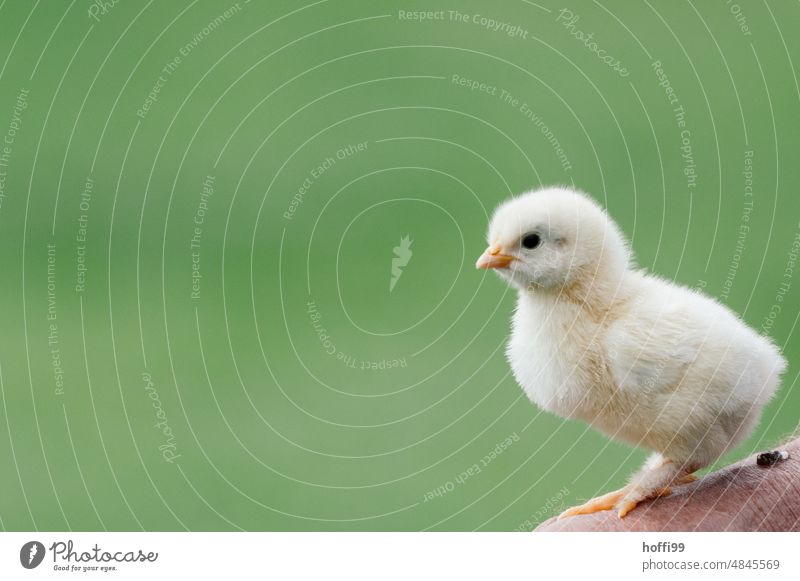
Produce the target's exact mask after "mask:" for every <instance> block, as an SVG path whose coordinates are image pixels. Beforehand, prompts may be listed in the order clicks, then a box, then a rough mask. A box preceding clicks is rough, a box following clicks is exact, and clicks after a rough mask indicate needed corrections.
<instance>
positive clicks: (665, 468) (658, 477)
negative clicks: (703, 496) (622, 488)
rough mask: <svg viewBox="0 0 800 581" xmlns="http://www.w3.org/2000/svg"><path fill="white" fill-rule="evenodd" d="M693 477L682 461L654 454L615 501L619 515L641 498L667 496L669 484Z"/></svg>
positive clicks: (630, 509)
mask: <svg viewBox="0 0 800 581" xmlns="http://www.w3.org/2000/svg"><path fill="white" fill-rule="evenodd" d="M695 479H696V477H695V476H694V474H691V471H690V470H688V469H687V468H686V467H685V465H684V464H683V463H680V462H675V461H674V460H672V459H670V458H664V457H663V456H661V455H660V454H654V455H653V456H651V457H650V458H649V459H648V461H647V462H646V463H645V465H644V466H643V467H642V469H641V470H639V472H637V473H636V474H634V476H633V478H632V479H631V482H630V484H628V486H627V487H626V494H625V495H624V496H623V497H622V498H621V499H620V500H619V502H618V503H617V505H616V508H617V510H618V514H619V517H620V518H623V517H624V516H625V515H626V514H628V513H629V512H630V511H632V510H633V509H634V508H636V506H637V505H638V504H639V503H640V502H642V501H643V500H646V499H649V498H657V497H659V496H667V495H668V494H670V493H671V488H670V485H671V484H688V483H690V482H693V481H694V480H695Z"/></svg>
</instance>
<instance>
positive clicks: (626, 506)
mask: <svg viewBox="0 0 800 581" xmlns="http://www.w3.org/2000/svg"><path fill="white" fill-rule="evenodd" d="M670 494H672V488H670V487H669V486H665V487H664V488H662V489H661V490H659V491H657V492H656V493H655V494H652V495H650V496H648V497H647V498H642V499H641V500H625V501H622V502H620V503H619V504H618V505H616V508H618V509H619V510H618V511H617V516H619V518H624V517H625V515H626V514H628V513H629V512H630V511H632V510H633V509H634V508H636V507H637V506H639V503H640V502H642V500H648V499H650V498H661V497H662V496H669V495H670Z"/></svg>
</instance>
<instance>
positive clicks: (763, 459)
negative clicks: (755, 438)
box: [756, 450, 789, 466]
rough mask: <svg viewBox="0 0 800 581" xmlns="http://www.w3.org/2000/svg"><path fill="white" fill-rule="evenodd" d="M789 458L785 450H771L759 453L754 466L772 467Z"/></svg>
mask: <svg viewBox="0 0 800 581" xmlns="http://www.w3.org/2000/svg"><path fill="white" fill-rule="evenodd" d="M788 458H789V452H787V451H786V450H773V451H771V452H761V454H759V455H758V457H757V458H756V464H758V465H759V466H774V465H775V464H777V463H778V462H781V461H782V460H787V459H788Z"/></svg>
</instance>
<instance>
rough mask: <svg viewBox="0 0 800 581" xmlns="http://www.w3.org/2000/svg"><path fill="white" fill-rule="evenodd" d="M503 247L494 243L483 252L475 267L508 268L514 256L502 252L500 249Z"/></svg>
mask: <svg viewBox="0 0 800 581" xmlns="http://www.w3.org/2000/svg"><path fill="white" fill-rule="evenodd" d="M502 249H503V248H502V246H500V244H497V243H494V244H492V245H491V246H490V247H489V248H487V249H486V250H485V251H484V253H483V254H481V257H480V258H479V259H478V262H476V263H475V268H508V265H509V264H511V261H512V260H514V257H513V256H509V255H508V254H501V252H500V251H501V250H502Z"/></svg>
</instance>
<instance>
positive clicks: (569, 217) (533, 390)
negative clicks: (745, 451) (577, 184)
mask: <svg viewBox="0 0 800 581" xmlns="http://www.w3.org/2000/svg"><path fill="white" fill-rule="evenodd" d="M489 243H490V247H489V248H488V249H487V251H486V252H485V253H484V254H483V256H481V258H480V259H479V260H478V263H477V266H478V267H479V268H493V269H495V271H496V272H497V273H498V274H499V275H500V276H501V277H503V278H504V279H505V280H506V281H508V282H509V284H511V285H512V286H514V287H515V288H516V289H517V290H518V291H519V297H518V301H517V309H516V311H515V313H514V316H513V323H512V333H511V339H510V340H509V343H508V350H507V354H508V360H509V363H510V364H511V368H512V370H513V372H514V376H515V378H516V379H517V381H518V382H519V384H520V385H521V386H522V388H523V389H524V390H525V393H526V394H527V395H528V397H529V398H530V399H531V400H532V401H533V402H535V403H536V404H537V405H539V406H540V407H542V408H543V409H545V410H547V411H549V412H552V413H554V414H557V415H559V416H562V417H564V418H574V419H580V420H583V421H586V422H588V423H589V424H591V425H592V426H593V427H594V428H596V429H598V430H600V431H601V432H603V433H605V434H607V435H608V436H610V437H612V438H616V439H619V440H622V441H624V442H627V443H628V444H631V445H634V446H641V447H644V448H646V449H649V450H652V451H653V455H652V456H651V457H650V458H649V459H648V462H647V463H646V464H645V466H644V467H643V468H642V469H641V470H640V471H639V472H638V473H637V474H635V475H634V477H633V479H632V480H631V482H630V484H629V485H628V486H626V487H625V488H623V489H622V490H620V491H617V492H615V493H611V494H609V495H606V496H605V497H601V498H599V499H595V500H593V501H591V502H589V503H587V504H586V505H584V506H582V507H577V508H575V509H571V510H570V511H567V512H566V513H565V515H569V514H579V513H585V512H594V511H595V510H603V509H608V508H612V507H614V506H616V507H617V508H618V509H619V512H620V516H624V514H626V513H627V512H628V511H629V510H631V509H632V508H634V507H635V506H636V504H637V503H638V502H639V501H641V500H643V499H645V498H649V497H653V496H658V495H661V494H666V493H668V491H669V486H670V485H671V484H675V483H683V482H688V481H691V479H692V478H693V477H692V476H691V474H692V473H693V472H694V471H696V470H698V469H700V468H702V467H704V466H707V465H708V464H710V463H711V462H713V461H714V460H716V459H717V458H719V457H720V456H721V455H722V454H724V453H725V452H726V451H727V450H729V449H731V448H732V447H733V446H735V445H737V444H738V443H740V442H741V441H742V440H743V439H744V438H746V437H747V436H748V435H749V434H750V433H751V432H752V430H753V429H754V427H755V426H756V425H757V423H758V420H759V417H760V415H761V411H762V409H763V407H764V405H765V404H766V403H767V402H768V401H769V399H770V397H772V395H773V393H774V392H775V390H776V389H777V387H778V384H779V381H780V375H781V374H782V373H783V371H784V370H785V367H786V362H785V360H784V358H783V357H782V356H781V354H780V352H779V350H778V349H777V348H776V347H775V345H774V344H773V343H772V342H771V341H770V340H769V339H767V338H766V337H763V336H761V335H759V334H758V333H756V332H755V331H754V330H752V329H751V328H750V327H748V326H747V325H746V324H745V323H744V322H743V321H742V320H741V319H740V318H739V317H738V316H737V315H736V314H735V313H734V312H733V311H731V310H730V309H729V308H727V307H725V306H724V305H722V304H720V303H718V302H717V301H715V300H714V299H712V298H710V297H708V296H706V295H704V294H702V293H701V292H698V291H696V290H692V289H689V288H686V287H682V286H679V285H677V284H674V283H672V282H669V281H667V280H664V279H662V278H659V277H657V276H654V275H652V274H648V273H646V272H643V271H641V270H637V269H635V268H634V264H633V260H632V256H631V252H630V249H629V246H628V243H627V241H626V240H625V238H624V236H623V234H622V232H621V231H620V229H619V228H618V227H617V225H616V224H615V223H614V222H613V220H611V219H610V217H609V216H608V215H607V214H606V213H605V212H604V211H603V209H602V208H601V207H600V206H599V205H598V204H597V203H596V202H594V201H593V200H592V199H591V198H590V197H588V196H587V195H585V194H582V193H579V192H575V191H572V190H568V189H563V188H549V189H545V190H540V191H536V192H530V193H526V194H524V195H522V196H519V197H516V198H513V199H511V200H508V201H506V202H505V203H503V204H502V205H501V206H499V207H498V208H497V210H496V211H495V214H494V216H493V218H492V221H491V225H490V228H489Z"/></svg>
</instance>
